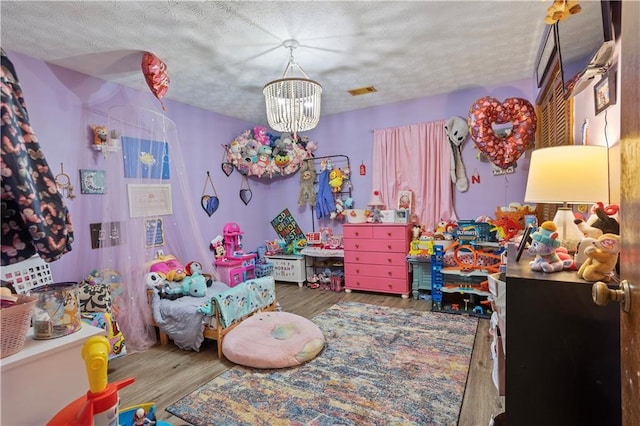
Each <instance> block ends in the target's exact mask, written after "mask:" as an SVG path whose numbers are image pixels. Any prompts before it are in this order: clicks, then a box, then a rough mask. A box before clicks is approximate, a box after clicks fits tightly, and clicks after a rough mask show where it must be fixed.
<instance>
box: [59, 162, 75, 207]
mask: <svg viewBox="0 0 640 426" xmlns="http://www.w3.org/2000/svg"><path fill="white" fill-rule="evenodd" d="M55 179H56V186H57V187H58V189H59V190H61V192H62V194H66V195H65V196H66V197H67V198H71V199H72V200H73V199H74V198H76V196H75V195H74V194H73V185H71V178H69V175H68V174H66V173H65V172H64V164H63V163H60V173H58V174H57V175H56V177H55Z"/></svg>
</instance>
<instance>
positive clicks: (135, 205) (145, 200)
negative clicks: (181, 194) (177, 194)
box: [127, 183, 173, 217]
mask: <svg viewBox="0 0 640 426" xmlns="http://www.w3.org/2000/svg"><path fill="white" fill-rule="evenodd" d="M127 191H128V193H129V216H130V217H148V216H164V215H169V214H173V202H172V200H171V185H170V184H158V185H154V184H134V183H130V184H128V185H127Z"/></svg>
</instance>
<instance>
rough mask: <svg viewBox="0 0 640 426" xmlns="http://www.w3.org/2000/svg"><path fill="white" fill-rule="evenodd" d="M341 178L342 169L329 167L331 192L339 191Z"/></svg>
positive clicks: (342, 178)
mask: <svg viewBox="0 0 640 426" xmlns="http://www.w3.org/2000/svg"><path fill="white" fill-rule="evenodd" d="M343 180H344V176H343V174H342V170H340V169H339V168H338V167H334V168H333V169H331V173H329V186H330V187H331V190H332V191H333V192H340V189H341V188H342V181H343Z"/></svg>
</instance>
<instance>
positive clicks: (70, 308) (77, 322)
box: [29, 282, 82, 340]
mask: <svg viewBox="0 0 640 426" xmlns="http://www.w3.org/2000/svg"><path fill="white" fill-rule="evenodd" d="M29 294H30V295H31V296H34V297H35V299H36V304H35V308H34V311H33V338H34V339H36V340H38V339H53V338H56V337H62V336H66V335H68V334H71V333H75V332H76V331H78V330H80V328H81V327H82V321H81V319H80V308H79V305H80V302H79V296H78V283H75V282H63V283H53V284H47V285H45V286H42V287H38V288H35V289H32V290H31V291H30V292H29Z"/></svg>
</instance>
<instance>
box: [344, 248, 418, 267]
mask: <svg viewBox="0 0 640 426" xmlns="http://www.w3.org/2000/svg"><path fill="white" fill-rule="evenodd" d="M344 262H345V263H371V264H374V265H404V264H405V263H406V262H407V258H406V253H404V252H397V253H394V252H389V253H380V252H371V251H345V253H344Z"/></svg>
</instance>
